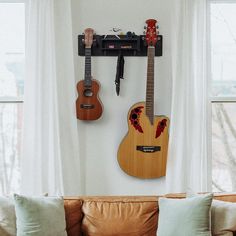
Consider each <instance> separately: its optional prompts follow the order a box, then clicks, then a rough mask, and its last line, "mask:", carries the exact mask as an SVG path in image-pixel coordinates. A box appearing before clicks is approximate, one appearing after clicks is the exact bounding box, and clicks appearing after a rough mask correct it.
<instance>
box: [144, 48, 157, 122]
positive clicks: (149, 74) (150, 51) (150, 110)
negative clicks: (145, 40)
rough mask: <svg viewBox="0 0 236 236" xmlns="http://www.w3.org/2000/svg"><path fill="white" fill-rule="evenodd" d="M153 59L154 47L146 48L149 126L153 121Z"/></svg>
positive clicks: (147, 114)
mask: <svg viewBox="0 0 236 236" xmlns="http://www.w3.org/2000/svg"><path fill="white" fill-rule="evenodd" d="M154 57H155V47H153V46H149V47H148V65H147V85H146V116H147V117H148V118H149V120H150V123H151V125H153V120H154Z"/></svg>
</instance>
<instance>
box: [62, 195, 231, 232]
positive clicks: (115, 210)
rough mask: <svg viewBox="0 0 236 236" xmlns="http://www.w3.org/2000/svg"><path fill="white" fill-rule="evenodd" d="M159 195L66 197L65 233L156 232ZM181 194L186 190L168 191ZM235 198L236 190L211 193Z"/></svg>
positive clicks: (224, 197)
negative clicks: (228, 192) (229, 192)
mask: <svg viewBox="0 0 236 236" xmlns="http://www.w3.org/2000/svg"><path fill="white" fill-rule="evenodd" d="M159 197H160V196H106V197H103V196H96V197H88V196H86V197H65V198H64V206H65V214H66V226H67V233H68V236H79V235H81V236H82V235H86V236H103V235H104V236H105V235H106V236H107V235H112V236H126V235H127V236H128V235H129V236H156V231H157V226H158V198H159ZM164 197H168V198H184V197H185V194H168V195H165V196H164ZM214 199H217V200H221V201H227V202H236V194H225V193H221V194H220V193H219V194H214Z"/></svg>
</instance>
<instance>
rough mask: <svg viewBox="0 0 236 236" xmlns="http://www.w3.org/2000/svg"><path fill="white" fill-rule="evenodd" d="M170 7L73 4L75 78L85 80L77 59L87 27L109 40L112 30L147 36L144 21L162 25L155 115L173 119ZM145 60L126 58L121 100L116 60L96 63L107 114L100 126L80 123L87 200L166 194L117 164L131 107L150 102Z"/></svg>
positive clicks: (126, 1) (134, 2)
mask: <svg viewBox="0 0 236 236" xmlns="http://www.w3.org/2000/svg"><path fill="white" fill-rule="evenodd" d="M169 12H170V5H169V1H168V0H166V1H161V0H147V1H144V0H119V1H117V0H72V13H73V33H74V52H75V54H74V57H75V65H76V78H77V79H78V80H81V79H83V74H84V57H79V56H78V54H77V51H78V49H77V35H78V34H81V33H82V32H83V30H84V29H85V28H87V27H92V28H94V30H95V31H96V33H97V34H109V30H110V29H111V28H113V27H119V28H121V29H122V30H123V32H127V31H129V30H130V31H132V32H135V33H136V34H142V33H143V26H144V25H145V20H146V19H148V18H155V19H158V20H159V22H160V23H159V25H160V34H162V35H163V39H164V48H163V56H162V57H156V61H155V63H156V64H155V114H164V115H167V116H169V115H170V104H171V101H170V96H171V81H170V71H169V68H170V38H169V32H170V19H169V18H170V15H169V14H170V13H169ZM146 59H147V58H146V57H143V58H141V57H140V58H138V57H131V58H128V57H126V58H125V73H124V77H125V80H122V81H121V94H120V96H119V97H118V96H116V93H115V85H114V80H115V74H116V60H117V58H115V57H96V58H92V75H93V76H94V78H96V79H97V80H99V81H100V83H101V91H100V98H101V100H102V102H103V105H104V113H103V116H102V118H101V119H100V120H98V121H95V122H91V123H86V122H82V121H78V126H79V128H78V129H79V135H80V143H79V146H80V150H81V151H80V153H79V155H80V157H81V159H82V163H83V168H84V175H85V194H88V195H152V194H162V193H164V192H165V178H160V179H155V180H141V179H137V178H134V177H131V176H128V175H127V174H125V173H124V172H123V171H122V170H121V169H120V167H119V165H118V162H117V156H116V154H117V149H118V146H119V143H120V141H121V139H122V138H123V137H124V135H125V134H126V132H127V121H126V120H127V112H128V110H129V108H130V106H131V105H132V104H134V103H136V102H138V101H143V100H144V99H145V85H146Z"/></svg>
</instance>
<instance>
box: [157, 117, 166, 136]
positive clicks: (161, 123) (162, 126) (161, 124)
mask: <svg viewBox="0 0 236 236" xmlns="http://www.w3.org/2000/svg"><path fill="white" fill-rule="evenodd" d="M166 122H167V119H162V120H161V121H159V122H158V125H157V129H156V138H158V137H159V136H160V135H161V133H162V132H163V131H164V129H165V127H166Z"/></svg>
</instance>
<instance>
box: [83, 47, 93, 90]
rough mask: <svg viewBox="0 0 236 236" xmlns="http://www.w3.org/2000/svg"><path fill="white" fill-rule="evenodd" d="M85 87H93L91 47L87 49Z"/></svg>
mask: <svg viewBox="0 0 236 236" xmlns="http://www.w3.org/2000/svg"><path fill="white" fill-rule="evenodd" d="M84 83H85V84H84V85H85V86H86V87H91V86H92V80H91V47H87V48H85V71H84Z"/></svg>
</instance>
